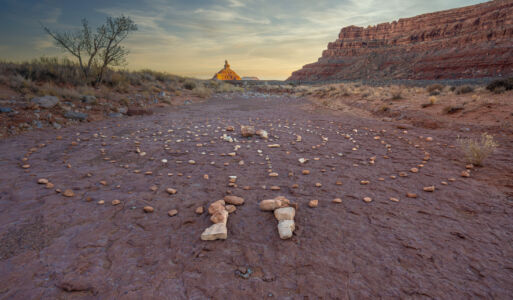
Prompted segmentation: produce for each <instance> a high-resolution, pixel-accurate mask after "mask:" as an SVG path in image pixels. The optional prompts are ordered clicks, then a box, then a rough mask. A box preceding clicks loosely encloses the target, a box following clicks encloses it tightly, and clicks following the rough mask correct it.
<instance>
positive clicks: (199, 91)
mask: <svg viewBox="0 0 513 300" xmlns="http://www.w3.org/2000/svg"><path fill="white" fill-rule="evenodd" d="M193 92H194V94H195V95H196V96H198V97H200V98H208V97H210V96H212V93H213V91H212V90H211V89H209V88H207V87H205V86H203V85H198V86H196V87H195V88H194V90H193Z"/></svg>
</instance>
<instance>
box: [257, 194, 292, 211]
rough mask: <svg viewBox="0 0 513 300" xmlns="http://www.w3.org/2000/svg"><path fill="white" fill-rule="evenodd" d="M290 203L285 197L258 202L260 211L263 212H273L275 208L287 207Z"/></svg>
mask: <svg viewBox="0 0 513 300" xmlns="http://www.w3.org/2000/svg"><path fill="white" fill-rule="evenodd" d="M289 204H290V201H289V200H288V199H287V198H285V197H276V198H274V199H266V200H262V201H260V204H259V206H260V209H261V210H263V211H273V210H275V209H277V208H281V207H287V206H289Z"/></svg>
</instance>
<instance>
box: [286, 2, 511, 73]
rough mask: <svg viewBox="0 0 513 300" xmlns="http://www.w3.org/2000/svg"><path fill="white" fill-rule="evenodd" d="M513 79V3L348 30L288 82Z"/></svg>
mask: <svg viewBox="0 0 513 300" xmlns="http://www.w3.org/2000/svg"><path fill="white" fill-rule="evenodd" d="M511 75H513V0H496V1H490V2H486V3H482V4H478V5H473V6H467V7H462V8H456V9H450V10H445V11H440V12H434V13H428V14H423V15H419V16H416V17H412V18H405V19H399V20H398V21H394V22H391V23H383V24H379V25H376V26H369V27H367V28H364V27H357V26H349V27H345V28H342V30H341V31H340V34H339V37H338V39H337V40H336V41H334V42H331V43H329V44H328V48H327V49H326V50H324V51H323V53H322V57H321V58H319V60H318V61H317V62H315V63H312V64H308V65H305V66H304V67H303V68H302V69H301V70H298V71H295V72H293V73H292V76H291V77H289V78H288V80H293V81H303V82H304V81H330V80H358V79H459V78H482V77H500V76H511Z"/></svg>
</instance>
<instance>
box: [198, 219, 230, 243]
mask: <svg viewBox="0 0 513 300" xmlns="http://www.w3.org/2000/svg"><path fill="white" fill-rule="evenodd" d="M227 237H228V229H227V228H226V224H225V223H222V222H221V223H217V224H214V225H212V226H210V227H208V228H207V229H205V231H203V233H202V234H201V239H202V240H204V241H214V240H226V238H227Z"/></svg>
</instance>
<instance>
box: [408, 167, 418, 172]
mask: <svg viewBox="0 0 513 300" xmlns="http://www.w3.org/2000/svg"><path fill="white" fill-rule="evenodd" d="M410 172H412V173H418V172H419V169H417V168H411V169H410Z"/></svg>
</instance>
